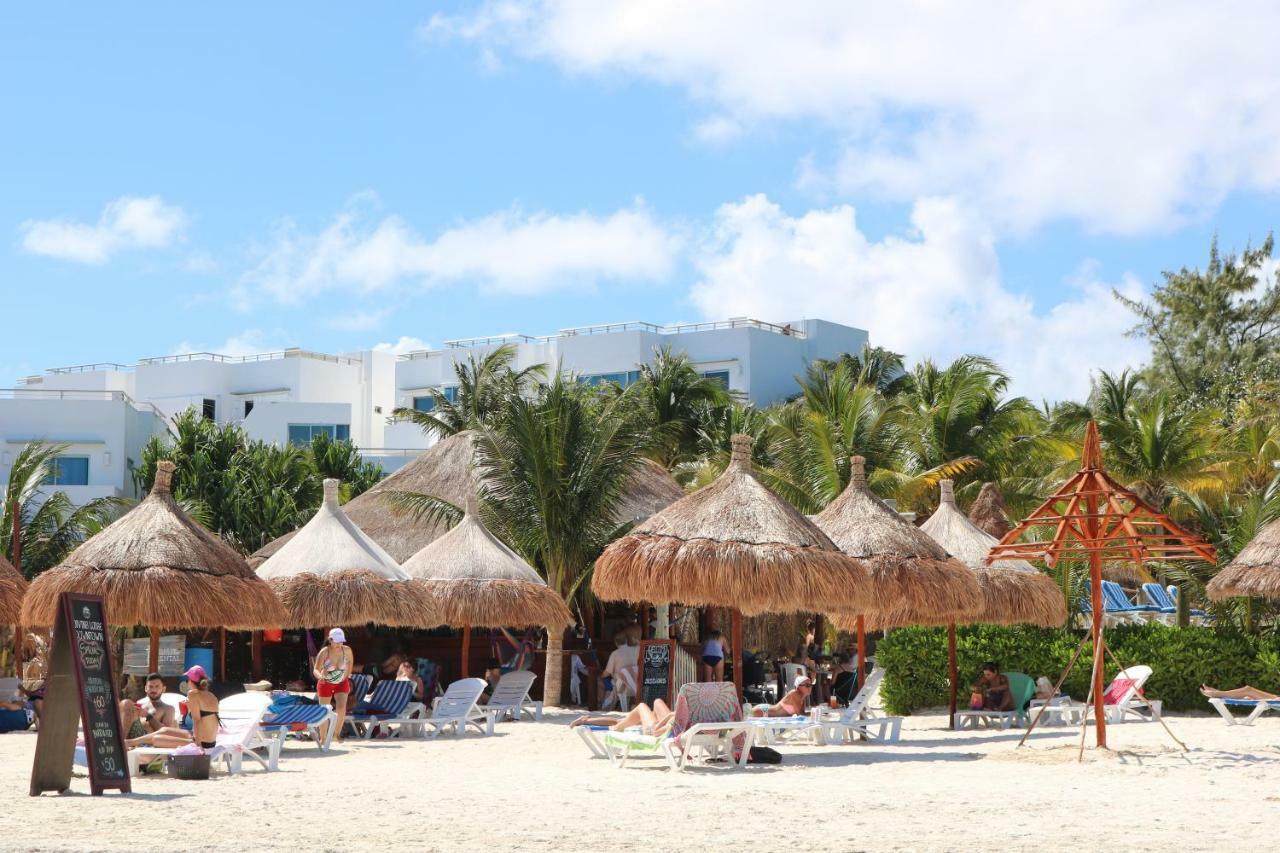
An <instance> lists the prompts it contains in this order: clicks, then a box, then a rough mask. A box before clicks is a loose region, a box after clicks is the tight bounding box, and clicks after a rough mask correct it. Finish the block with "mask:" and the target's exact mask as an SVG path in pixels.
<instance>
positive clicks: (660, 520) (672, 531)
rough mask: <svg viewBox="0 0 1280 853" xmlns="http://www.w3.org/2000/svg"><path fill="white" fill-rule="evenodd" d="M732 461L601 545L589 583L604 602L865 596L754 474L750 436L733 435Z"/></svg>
mask: <svg viewBox="0 0 1280 853" xmlns="http://www.w3.org/2000/svg"><path fill="white" fill-rule="evenodd" d="M732 444H733V455H732V460H731V461H730V463H729V467H728V468H727V469H725V472H724V473H723V474H721V475H720V477H719V478H718V479H717V480H716V481H715V482H714V483H712V484H710V485H709V486H706V487H705V488H702V489H699V490H698V491H696V492H694V493H693V494H691V495H688V496H687V497H684V498H682V499H681V500H678V501H676V502H675V503H674V504H672V505H671V506H669V507H667V508H666V509H665V510H663V511H662V512H659V513H658V514H657V515H654V516H653V517H652V518H650V519H649V520H648V521H646V522H644V523H642V524H640V525H639V526H638V527H636V528H635V529H634V530H632V531H631V532H630V533H629V534H627V535H626V536H624V537H622V538H621V539H618V540H617V541H615V542H613V543H612V544H610V545H609V547H608V548H606V549H605V551H604V553H603V554H602V555H601V556H600V559H598V560H597V561H596V567H595V573H594V574H593V576H592V581H591V586H592V589H593V590H594V591H595V593H596V595H597V596H599V597H601V598H606V599H625V600H629V601H671V602H680V603H682V604H689V605H697V606H719V607H734V608H737V609H738V610H741V611H742V612H743V613H747V614H752V613H761V612H765V611H778V612H787V611H793V610H810V611H813V610H823V609H826V607H827V605H829V604H830V603H831V602H832V601H847V602H849V603H850V606H854V607H856V606H858V605H860V604H862V603H864V602H866V601H867V598H868V581H869V577H868V575H867V572H866V570H865V569H864V568H863V567H862V565H861V564H860V563H859V562H858V561H857V560H853V559H850V558H849V557H848V556H847V555H845V554H843V553H841V552H840V549H839V548H837V547H836V546H835V544H834V543H832V541H831V540H830V539H829V538H827V536H826V534H824V533H823V532H822V531H821V530H819V529H818V528H817V527H816V526H814V524H813V523H812V522H810V521H809V520H808V519H806V518H805V517H804V516H803V515H802V514H801V513H800V512H799V511H797V510H796V509H795V507H793V506H791V505H790V504H789V503H787V502H786V501H785V500H783V499H782V498H780V497H778V496H777V495H775V494H774V493H773V492H771V491H770V490H769V488H768V487H767V486H765V485H764V484H763V483H761V482H760V481H759V480H758V479H756V476H755V474H754V473H753V472H752V470H751V438H750V436H746V435H735V436H733V439H732Z"/></svg>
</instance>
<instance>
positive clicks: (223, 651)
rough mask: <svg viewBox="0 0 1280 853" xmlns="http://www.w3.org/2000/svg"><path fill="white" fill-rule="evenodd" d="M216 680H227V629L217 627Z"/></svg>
mask: <svg viewBox="0 0 1280 853" xmlns="http://www.w3.org/2000/svg"><path fill="white" fill-rule="evenodd" d="M218 680H219V681H226V680H227V629H226V628H219V629H218Z"/></svg>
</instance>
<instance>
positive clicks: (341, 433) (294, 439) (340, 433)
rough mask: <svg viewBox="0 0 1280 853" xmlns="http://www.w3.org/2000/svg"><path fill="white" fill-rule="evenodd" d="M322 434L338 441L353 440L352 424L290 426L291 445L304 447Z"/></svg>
mask: <svg viewBox="0 0 1280 853" xmlns="http://www.w3.org/2000/svg"><path fill="white" fill-rule="evenodd" d="M321 433H323V434H325V435H327V436H329V438H332V439H336V440H337V441H350V440H351V425H350V424H289V443H290V444H293V445H298V446H304V445H308V444H310V443H311V439H313V438H315V437H316V436H317V435H320V434H321Z"/></svg>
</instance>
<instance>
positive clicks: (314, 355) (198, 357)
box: [138, 347, 360, 364]
mask: <svg viewBox="0 0 1280 853" xmlns="http://www.w3.org/2000/svg"><path fill="white" fill-rule="evenodd" d="M281 358H310V359H315V360H316V361H327V362H330V363H332V364H359V363H360V359H358V358H348V357H347V356H343V355H329V354H328V353H323V352H312V351H311V350H304V349H297V348H296V347H295V348H291V349H286V350H278V351H276V352H260V353H254V354H253V355H223V354H221V353H216V352H184V353H180V354H178V355H160V356H154V357H152V358H140V359H138V364H177V363H179V362H184V361H216V362H218V363H219V364H248V363H250V362H255V361H275V360H277V359H281Z"/></svg>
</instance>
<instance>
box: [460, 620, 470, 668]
mask: <svg viewBox="0 0 1280 853" xmlns="http://www.w3.org/2000/svg"><path fill="white" fill-rule="evenodd" d="M470 671H471V626H470V625H464V626H463V628H462V677H463V678H466V677H467V673H469V672H470Z"/></svg>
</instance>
